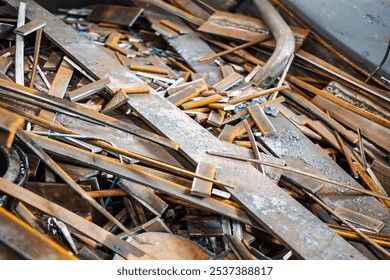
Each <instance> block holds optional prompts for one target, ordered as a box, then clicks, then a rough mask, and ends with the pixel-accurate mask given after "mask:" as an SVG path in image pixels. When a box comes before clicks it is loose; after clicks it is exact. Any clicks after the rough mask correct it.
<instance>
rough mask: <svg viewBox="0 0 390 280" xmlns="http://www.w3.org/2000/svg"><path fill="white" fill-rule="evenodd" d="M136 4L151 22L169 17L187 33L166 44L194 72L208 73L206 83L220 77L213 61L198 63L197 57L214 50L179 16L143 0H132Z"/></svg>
mask: <svg viewBox="0 0 390 280" xmlns="http://www.w3.org/2000/svg"><path fill="white" fill-rule="evenodd" d="M134 2H135V3H136V4H137V5H140V6H141V7H143V8H145V10H144V15H145V16H146V18H147V19H148V20H149V21H150V22H151V23H158V21H159V20H160V19H169V20H170V21H172V22H173V23H174V24H175V25H177V26H179V27H180V28H182V29H183V30H186V31H187V33H186V34H183V35H180V36H177V37H175V38H172V39H166V41H167V42H168V44H169V45H170V46H172V47H173V48H174V49H175V50H176V51H177V52H178V53H179V54H180V55H181V56H182V57H183V58H184V60H185V61H186V62H187V63H188V64H189V66H190V67H191V68H192V69H193V70H194V71H196V72H199V73H208V74H209V76H208V80H207V81H208V83H209V84H211V85H212V84H215V83H216V82H218V81H219V80H220V79H221V73H220V70H219V67H218V66H217V65H216V64H215V63H214V61H208V62H203V63H199V62H198V61H199V59H201V58H203V57H205V56H209V55H212V54H214V51H213V50H212V49H211V48H210V47H209V46H208V45H207V44H206V43H205V42H204V41H203V40H202V39H200V38H199V37H198V36H199V35H200V34H199V33H197V32H196V31H193V30H192V29H191V28H190V27H189V26H188V25H186V24H185V23H184V22H183V20H181V19H180V18H178V17H176V16H174V15H171V14H169V13H167V12H165V11H163V10H162V9H160V8H158V7H156V6H153V5H145V4H143V3H142V2H143V1H134Z"/></svg>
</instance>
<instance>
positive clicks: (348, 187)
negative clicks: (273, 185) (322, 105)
mask: <svg viewBox="0 0 390 280" xmlns="http://www.w3.org/2000/svg"><path fill="white" fill-rule="evenodd" d="M207 154H209V155H213V156H219V157H224V158H230V159H236V160H241V161H247V162H254V163H261V164H263V165H266V166H271V167H274V168H279V169H282V170H286V171H290V172H293V173H297V174H300V175H304V176H307V177H310V178H313V179H316V180H319V181H323V182H327V183H331V184H333V185H338V186H341V187H344V188H346V189H350V190H353V191H356V192H360V193H364V194H367V195H371V196H374V197H376V198H382V199H384V200H387V201H390V197H388V196H385V195H382V194H378V193H375V192H372V191H368V190H364V189H359V188H357V187H353V186H350V185H347V184H344V183H341V182H337V181H333V180H329V179H326V178H321V177H319V176H316V175H313V174H311V173H307V172H304V171H300V170H297V169H294V168H291V167H288V166H282V165H279V164H274V163H270V162H267V161H263V160H258V159H251V158H245V157H240V156H236V155H231V154H225V153H219V152H212V151H207Z"/></svg>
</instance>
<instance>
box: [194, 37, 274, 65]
mask: <svg viewBox="0 0 390 280" xmlns="http://www.w3.org/2000/svg"><path fill="white" fill-rule="evenodd" d="M266 39H268V38H262V39H257V40H253V41H250V42H248V43H245V44H242V45H239V46H237V47H234V48H231V49H228V50H224V51H222V52H219V53H216V54H212V55H209V56H206V57H204V58H201V59H199V62H206V61H209V60H212V59H215V58H218V57H221V56H224V55H226V54H229V53H232V52H235V51H238V50H241V49H245V48H247V47H250V46H253V45H256V44H258V43H260V42H262V41H264V40H266Z"/></svg>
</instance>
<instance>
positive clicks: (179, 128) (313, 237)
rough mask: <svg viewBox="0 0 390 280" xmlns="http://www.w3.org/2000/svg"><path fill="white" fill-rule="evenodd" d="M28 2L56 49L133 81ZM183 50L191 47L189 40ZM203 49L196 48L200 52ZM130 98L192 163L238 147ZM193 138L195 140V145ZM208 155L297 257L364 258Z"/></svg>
mask: <svg viewBox="0 0 390 280" xmlns="http://www.w3.org/2000/svg"><path fill="white" fill-rule="evenodd" d="M6 2H7V3H9V4H12V5H13V6H14V7H15V6H17V4H18V3H19V1H14V0H8V1H6ZM28 7H29V8H28V12H27V16H28V17H31V16H34V15H35V16H37V15H38V14H40V15H42V14H46V15H45V17H43V18H44V19H45V21H46V22H47V28H46V29H45V32H46V34H47V35H48V36H49V38H51V39H52V40H54V41H56V42H57V44H59V45H62V49H63V50H66V51H67V52H68V53H71V54H72V56H73V57H74V58H76V57H77V59H76V60H77V61H78V62H79V63H81V64H82V65H83V66H85V67H86V68H87V69H88V71H89V72H90V73H91V74H93V75H94V76H95V77H97V78H100V77H103V76H104V75H105V74H106V73H111V74H112V75H113V76H115V78H114V79H116V80H122V82H123V81H125V80H129V79H130V80H133V81H134V80H135V77H134V76H133V75H132V74H131V73H129V71H127V70H125V69H124V68H123V67H122V66H121V65H120V64H119V63H115V61H114V60H112V59H111V58H110V59H109V60H108V59H107V60H105V58H104V54H103V53H102V55H100V53H101V51H100V50H98V49H97V48H94V49H93V51H92V52H88V49H90V48H91V44H90V43H89V42H85V41H84V40H82V39H81V38H79V37H77V36H76V35H75V33H73V31H72V32H71V31H69V30H68V28H66V27H64V25H62V23H60V22H58V20H57V19H56V18H54V17H53V16H52V15H50V14H49V13H48V12H47V11H45V10H43V9H42V8H40V7H39V6H37V5H35V4H34V3H33V2H31V3H30V2H29V5H28ZM41 18H42V16H41ZM67 35H69V36H70V37H67ZM186 35H188V34H186ZM186 35H183V36H186ZM179 37H182V36H179ZM173 40H174V39H173ZM186 40H189V38H187V39H186ZM84 45H85V46H84ZM189 49H193V45H191V47H189ZM87 53H95V56H94V57H91V56H89V55H86V54H87ZM98 54H99V55H98ZM204 54H205V53H204V52H202V56H204ZM183 56H184V55H183ZM95 58H96V59H95ZM199 58H200V57H197V58H196V59H197V60H198V59H199ZM111 62H112V63H111ZM217 69H218V68H217ZM218 72H219V69H218ZM110 79H111V76H110ZM137 81H138V79H137ZM130 98H131V101H130V104H131V105H132V107H133V108H134V109H135V110H136V111H137V113H139V115H140V116H142V117H143V118H144V119H145V120H146V121H147V122H148V123H149V124H150V125H151V126H152V127H154V128H155V129H156V130H157V131H159V132H161V133H162V134H164V135H166V136H168V137H170V138H171V139H176V140H178V141H179V142H180V148H181V151H182V152H183V154H185V155H186V156H187V157H188V159H190V160H191V161H192V162H194V163H195V162H199V161H200V160H201V159H203V158H205V157H208V156H206V154H205V152H206V151H207V150H211V149H215V147H218V150H219V151H227V152H233V153H236V152H237V150H238V152H239V151H241V149H239V148H233V147H231V146H230V145H229V144H224V143H221V142H220V141H219V140H218V139H216V138H215V137H213V136H212V135H211V134H210V133H209V132H207V131H205V130H204V129H203V128H202V127H201V126H199V125H197V124H196V123H194V122H193V121H192V120H190V119H189V117H187V116H186V115H185V114H184V113H183V112H180V111H179V110H178V109H177V108H176V107H175V106H174V105H173V104H170V103H168V102H167V101H166V100H164V99H162V98H161V97H159V96H156V95H153V94H149V95H139V94H136V95H132V96H131V97H130ZM194 139H197V141H196V144H195V145H194ZM239 153H240V152H239ZM241 154H242V153H241ZM209 160H210V161H211V162H214V163H215V164H216V165H217V166H218V167H217V173H216V178H220V179H223V180H227V181H229V182H230V183H233V184H234V185H236V186H237V189H236V190H230V189H229V192H230V193H231V194H232V196H233V198H234V199H235V200H236V201H238V202H239V203H240V204H241V206H242V207H244V208H245V209H246V210H247V211H248V213H250V215H251V216H252V217H253V218H254V219H256V221H258V222H259V223H261V224H262V225H263V226H265V227H266V228H267V230H269V231H270V232H272V233H273V234H274V235H275V236H277V237H278V238H279V239H280V240H281V241H282V242H283V243H284V244H285V245H286V246H288V247H289V248H291V250H293V251H294V252H295V253H296V255H297V256H299V257H301V258H304V259H360V258H364V257H363V255H361V254H360V253H359V252H358V251H357V250H356V249H354V248H353V247H352V246H351V245H349V244H348V243H347V242H345V241H344V240H343V239H342V238H340V237H338V236H337V235H336V234H335V233H334V232H332V231H331V230H330V229H329V228H328V227H327V226H326V225H324V224H323V223H322V222H320V221H319V220H318V219H317V218H316V217H315V216H314V215H312V214H311V213H310V212H309V211H307V210H306V209H305V208H304V207H303V206H301V205H300V204H299V203H297V202H296V201H294V200H293V199H292V198H291V197H289V196H288V195H287V194H286V193H284V192H283V191H281V190H280V189H278V188H277V187H276V185H275V184H274V183H273V182H272V181H270V180H269V179H267V178H266V177H265V176H263V175H262V174H260V173H259V172H258V171H257V170H256V169H255V168H254V167H253V166H251V165H249V164H247V163H237V162H235V161H231V160H225V159H223V160H221V159H215V158H214V159H213V158H211V157H209Z"/></svg>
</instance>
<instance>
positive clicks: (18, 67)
mask: <svg viewBox="0 0 390 280" xmlns="http://www.w3.org/2000/svg"><path fill="white" fill-rule="evenodd" d="M15 4H16V6H15V8H17V7H19V9H18V21H17V24H16V27H21V26H23V25H24V23H25V19H26V3H24V2H21V1H19V3H15ZM18 4H19V5H18ZM15 45H16V49H15V83H17V84H20V85H24V38H23V36H21V35H18V34H16V43H15Z"/></svg>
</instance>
